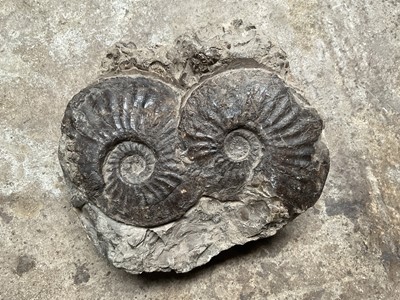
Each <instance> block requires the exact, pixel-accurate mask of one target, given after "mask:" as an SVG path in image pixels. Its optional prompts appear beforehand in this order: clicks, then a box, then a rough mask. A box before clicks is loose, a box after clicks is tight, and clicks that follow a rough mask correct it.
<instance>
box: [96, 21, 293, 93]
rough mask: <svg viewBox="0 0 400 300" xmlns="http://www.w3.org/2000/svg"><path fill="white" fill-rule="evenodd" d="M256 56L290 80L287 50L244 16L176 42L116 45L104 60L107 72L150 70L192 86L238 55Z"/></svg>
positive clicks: (183, 85) (109, 74)
mask: <svg viewBox="0 0 400 300" xmlns="http://www.w3.org/2000/svg"><path fill="white" fill-rule="evenodd" d="M246 58H248V59H252V60H254V61H256V62H257V63H259V64H262V65H264V66H265V67H267V68H268V69H270V70H271V71H273V72H274V73H276V74H278V75H280V76H281V77H283V78H284V79H285V81H288V79H290V77H291V76H290V70H289V61H288V59H287V55H286V53H285V52H284V51H283V50H282V49H281V48H279V47H277V46H275V45H273V44H272V43H271V42H270V41H269V40H268V38H267V37H266V35H265V34H264V33H263V32H260V31H259V30H257V29H256V27H255V26H253V25H251V24H244V23H243V22H242V20H240V19H239V20H234V21H233V22H232V23H231V24H228V25H226V26H206V27H203V28H200V29H199V30H198V31H196V32H195V33H193V34H190V35H189V34H187V35H182V36H180V37H178V38H177V39H176V40H175V43H174V44H173V45H153V46H151V47H138V46H137V45H135V43H134V42H131V41H129V42H120V43H117V44H116V45H114V46H113V47H112V48H111V49H110V50H109V51H108V53H107V55H106V57H105V59H104V60H103V61H102V72H103V76H105V77H109V76H113V75H116V74H124V73H130V72H132V71H148V72H152V73H155V74H158V75H159V76H160V77H162V78H164V79H165V80H167V81H171V82H173V83H174V84H176V85H177V86H179V87H181V88H183V89H188V88H190V87H191V86H193V85H194V84H196V83H198V82H199V80H200V79H201V78H202V77H204V76H207V75H210V74H212V73H213V72H214V71H215V70H217V69H220V68H221V67H224V66H228V65H229V64H231V63H232V62H233V61H235V60H237V59H246Z"/></svg>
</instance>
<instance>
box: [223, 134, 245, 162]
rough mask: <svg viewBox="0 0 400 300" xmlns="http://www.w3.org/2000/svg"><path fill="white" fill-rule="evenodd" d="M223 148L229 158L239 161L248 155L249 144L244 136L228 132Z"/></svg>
mask: <svg viewBox="0 0 400 300" xmlns="http://www.w3.org/2000/svg"><path fill="white" fill-rule="evenodd" d="M224 150H225V153H226V155H227V156H228V157H229V158H230V159H231V160H233V161H241V160H244V159H245V158H246V157H247V156H248V155H249V152H250V144H249V142H248V141H247V140H246V139H245V138H244V137H242V136H240V135H236V134H233V133H230V134H229V135H228V136H227V137H226V138H225V144H224Z"/></svg>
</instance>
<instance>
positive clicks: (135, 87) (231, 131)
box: [59, 67, 329, 227]
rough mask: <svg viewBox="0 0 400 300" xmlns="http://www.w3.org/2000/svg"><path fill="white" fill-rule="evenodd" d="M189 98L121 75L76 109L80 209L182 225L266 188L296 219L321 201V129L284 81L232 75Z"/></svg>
mask: <svg viewBox="0 0 400 300" xmlns="http://www.w3.org/2000/svg"><path fill="white" fill-rule="evenodd" d="M182 94H183V92H182V91H179V89H178V88H176V87H174V86H172V85H171V84H167V83H165V82H163V81H161V80H159V79H155V78H153V77H151V76H142V75H138V76H121V77H114V78H109V79H105V80H102V81H100V82H98V83H96V84H93V85H91V86H89V87H87V88H86V89H84V90H82V91H81V92H80V93H78V94H77V95H76V96H75V97H74V98H73V99H72V100H71V101H70V103H69V105H68V108H67V110H66V112H65V116H64V119H63V123H62V134H63V136H62V139H61V143H60V151H59V152H60V154H59V155H60V161H61V165H62V168H63V171H64V174H65V175H66V177H67V179H68V181H69V182H70V183H71V184H72V186H73V187H74V188H75V189H76V191H78V192H77V194H80V195H81V197H83V198H84V201H83V202H85V201H86V202H90V203H92V204H94V205H96V206H97V207H99V208H100V209H101V210H102V211H103V212H104V213H105V214H106V215H108V216H109V217H111V218H113V219H115V220H117V221H121V222H123V223H126V224H132V225H136V226H143V227H152V226H157V225H161V224H165V223H168V222H171V221H173V220H176V219H179V218H180V217H182V216H183V215H184V214H185V212H187V210H188V209H189V208H191V207H192V206H193V205H195V204H196V203H197V201H198V200H199V199H200V197H201V196H211V197H215V198H216V199H219V200H235V199H236V198H240V195H241V193H242V192H243V191H244V190H245V189H246V187H252V189H253V190H257V189H259V190H260V191H261V190H262V187H265V186H267V187H268V188H267V190H269V195H268V196H269V197H278V198H279V199H281V200H282V202H283V203H285V205H286V206H287V207H288V208H289V209H291V210H292V211H296V209H300V210H303V209H306V208H308V207H310V206H311V205H313V204H314V203H315V201H316V200H317V199H318V197H319V196H320V194H321V191H322V188H323V185H324V182H325V179H326V176H327V173H328V168H329V158H328V151H327V150H326V148H325V146H324V145H323V144H322V143H321V142H319V138H320V135H321V131H322V128H323V124H322V121H321V119H320V118H319V116H318V114H317V113H316V111H315V110H314V109H312V108H310V107H309V106H308V104H307V103H306V101H305V100H304V99H303V98H302V97H301V96H300V95H299V94H298V93H297V92H296V91H295V90H293V89H292V88H290V87H288V86H287V85H286V84H285V83H284V82H283V80H281V79H280V78H279V77H278V76H276V75H274V74H273V73H271V72H269V71H267V70H265V69H263V68H258V67H257V68H237V69H229V70H225V71H223V72H220V73H217V74H215V75H213V76H211V77H209V78H207V79H205V80H203V81H202V82H200V83H199V84H198V85H197V86H195V87H193V88H192V89H191V90H190V91H188V92H187V93H186V95H184V96H183V97H181V95H182ZM316 152H318V155H315V154H316ZM256 196H257V197H262V192H260V193H259V194H257V195H256Z"/></svg>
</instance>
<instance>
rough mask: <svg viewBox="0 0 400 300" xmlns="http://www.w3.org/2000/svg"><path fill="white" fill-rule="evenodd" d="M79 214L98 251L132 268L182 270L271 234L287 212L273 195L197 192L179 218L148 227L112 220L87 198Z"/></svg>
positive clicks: (284, 221)
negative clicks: (220, 196)
mask: <svg viewBox="0 0 400 300" xmlns="http://www.w3.org/2000/svg"><path fill="white" fill-rule="evenodd" d="M80 217H81V220H82V222H83V224H84V227H85V229H86V231H87V232H88V234H89V236H90V238H91V240H92V241H93V242H94V244H95V246H96V248H97V249H98V251H99V252H100V253H101V254H103V255H104V256H105V257H107V259H108V260H109V261H111V262H112V263H113V265H114V266H115V267H117V268H121V269H124V270H125V271H127V272H129V273H132V274H140V273H142V272H155V271H158V272H169V271H172V270H173V271H175V272H177V273H184V272H188V271H190V270H192V269H193V268H195V267H198V266H201V265H204V264H206V263H207V262H208V261H210V260H211V258H212V257H214V256H216V255H217V254H219V253H220V252H221V251H224V250H227V249H229V248H231V247H232V246H234V245H243V244H245V243H247V242H250V241H254V240H258V239H260V238H266V237H269V236H272V235H274V234H275V233H276V232H277V231H278V230H279V229H281V228H282V227H283V226H285V225H286V224H287V223H288V222H289V221H290V220H291V219H292V218H293V216H290V215H289V212H288V210H287V209H286V207H285V206H284V205H283V204H282V202H281V201H279V199H277V198H275V197H270V198H268V199H263V200H259V199H258V198H255V197H243V198H242V201H228V202H221V201H218V200H217V199H215V198H209V197H202V198H201V199H200V201H199V203H198V204H197V205H196V206H195V207H193V208H191V209H190V210H189V211H188V212H187V213H186V215H185V216H184V217H183V218H182V219H180V220H178V221H175V222H171V223H168V224H166V225H162V226H158V227H153V228H143V227H135V226H131V225H126V224H122V223H119V222H116V221H114V220H112V219H111V218H109V217H107V216H106V215H105V214H104V213H103V212H101V211H100V210H99V209H98V208H97V207H96V206H94V205H92V204H86V205H85V206H84V207H83V208H82V211H81V213H80Z"/></svg>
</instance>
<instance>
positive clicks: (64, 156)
mask: <svg viewBox="0 0 400 300" xmlns="http://www.w3.org/2000/svg"><path fill="white" fill-rule="evenodd" d="M179 104H180V101H179V97H178V94H177V93H176V92H175V90H174V89H173V88H171V87H169V86H168V85H167V84H165V83H162V82H160V81H158V80H155V79H151V78H145V77H135V78H133V77H115V78H111V79H106V80H103V81H101V82H99V83H97V84H94V85H91V86H89V87H87V88H86V89H84V90H82V91H81V92H80V93H78V94H77V95H76V96H75V97H74V98H73V99H72V100H71V102H70V103H69V105H68V108H67V110H66V112H65V116H64V119H63V122H62V133H63V139H64V141H63V142H62V143H61V145H64V146H63V147H64V149H60V158H61V164H62V167H63V170H64V173H65V174H66V176H67V178H68V179H69V180H70V181H71V183H72V184H73V185H74V186H75V187H76V188H77V189H78V190H79V191H81V193H82V194H84V195H85V197H87V199H88V200H89V201H90V202H92V203H94V204H95V205H97V206H98V207H99V208H100V209H102V210H103V211H104V212H105V213H106V214H107V215H109V216H110V217H112V218H113V219H115V220H118V221H122V222H124V223H127V224H133V225H138V226H155V225H159V224H163V223H166V222H169V221H172V220H174V219H176V218H179V217H180V216H182V215H183V214H184V213H185V212H186V210H187V209H188V208H190V207H191V206H192V205H193V204H194V203H196V201H197V200H198V194H199V193H200V191H199V190H197V189H196V188H194V187H192V186H191V184H190V182H191V181H190V179H185V167H184V166H183V164H182V162H181V161H180V158H179V156H178V153H177V143H178V134H177V130H176V128H177V125H178V111H179Z"/></svg>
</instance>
